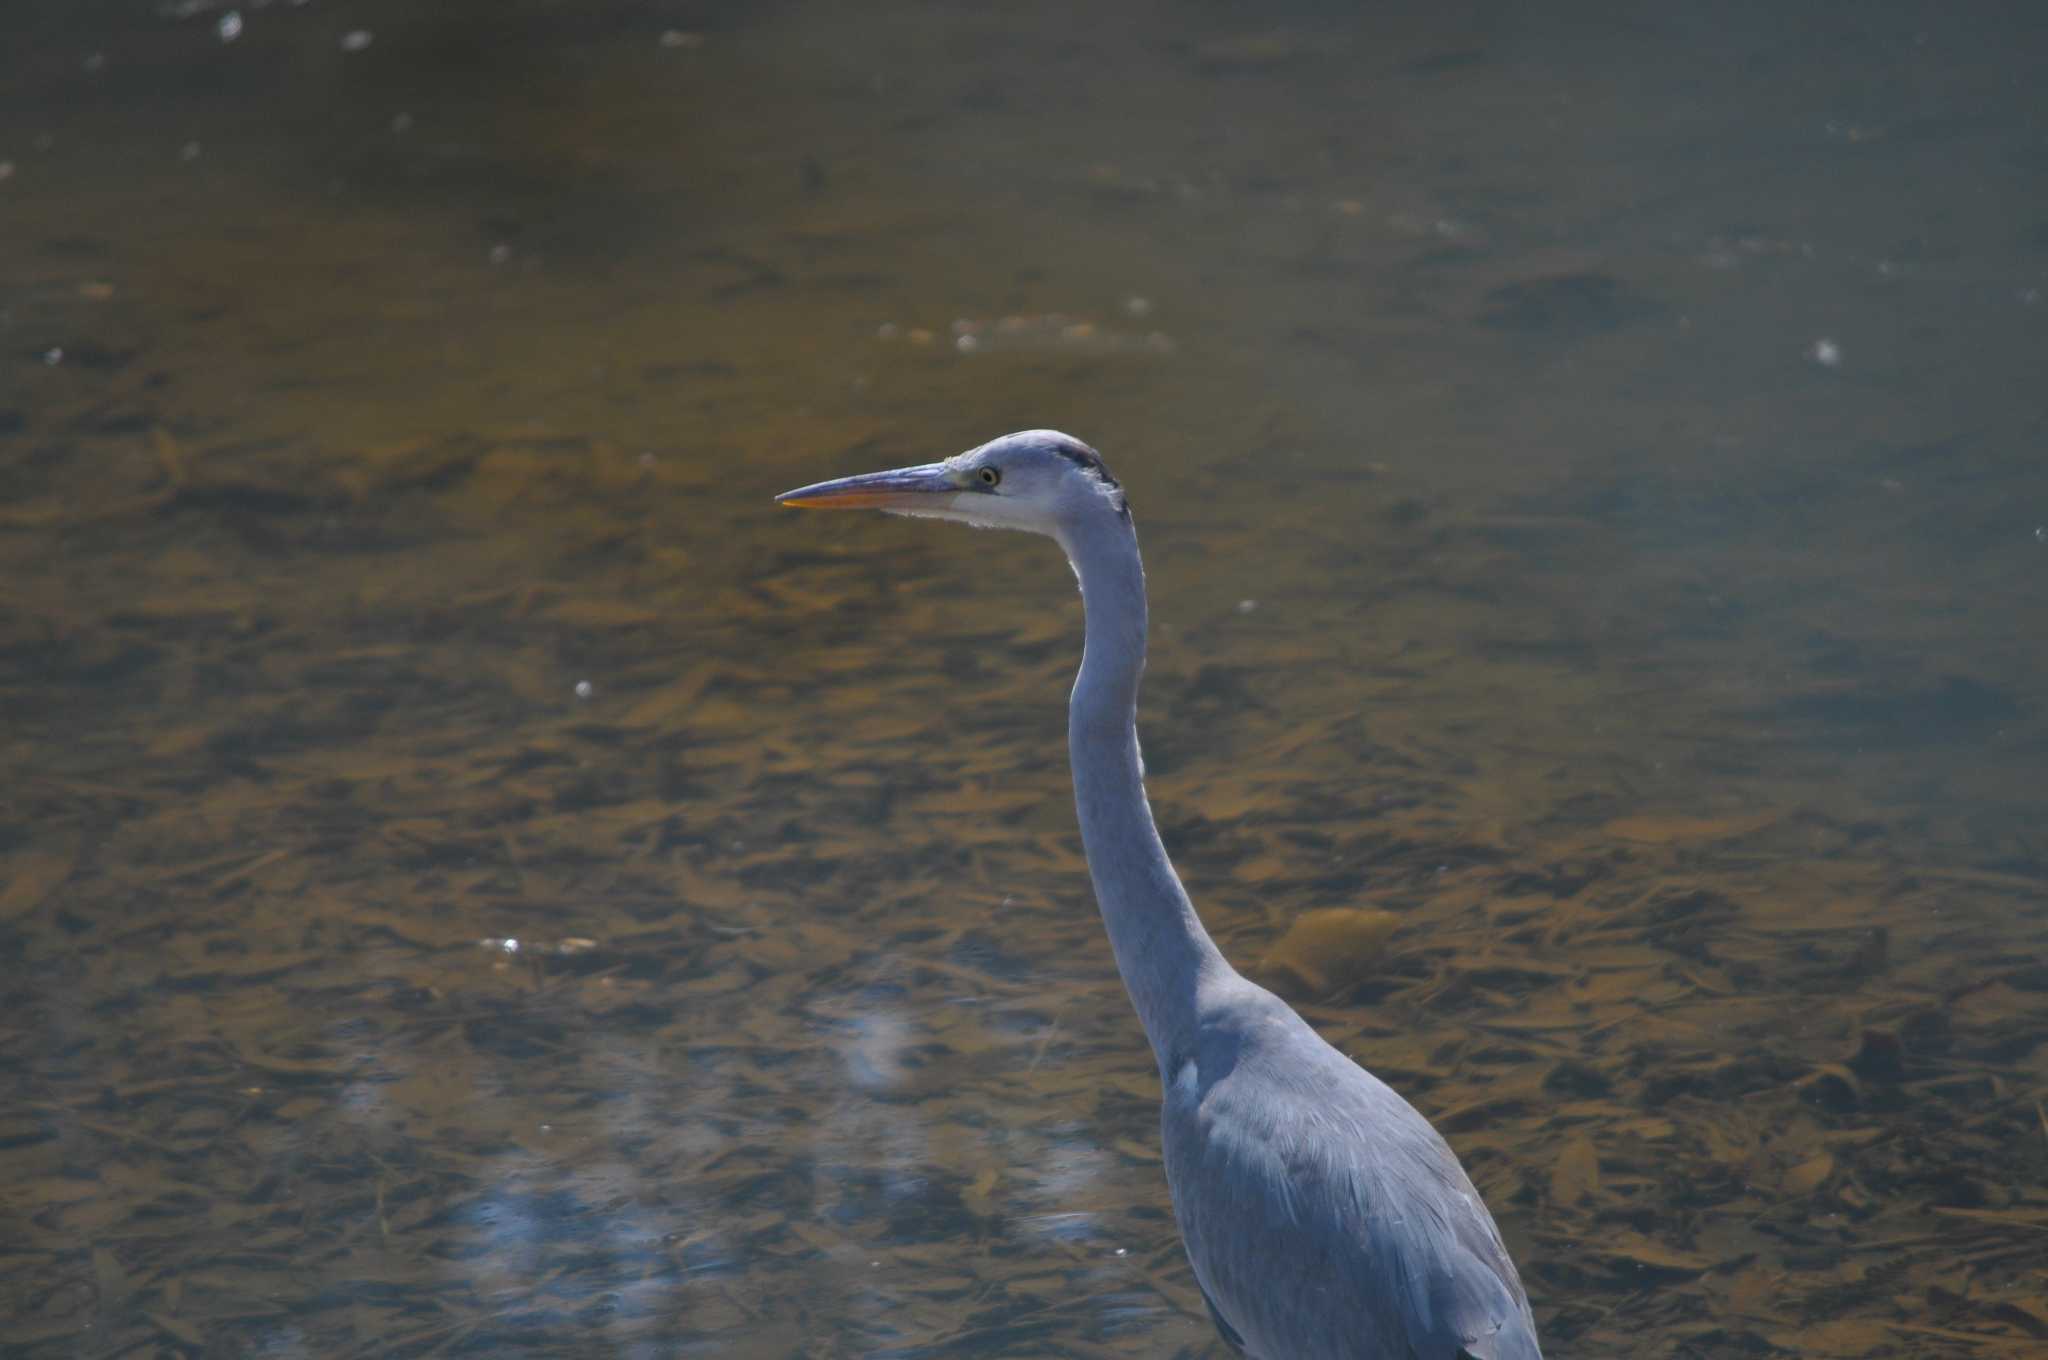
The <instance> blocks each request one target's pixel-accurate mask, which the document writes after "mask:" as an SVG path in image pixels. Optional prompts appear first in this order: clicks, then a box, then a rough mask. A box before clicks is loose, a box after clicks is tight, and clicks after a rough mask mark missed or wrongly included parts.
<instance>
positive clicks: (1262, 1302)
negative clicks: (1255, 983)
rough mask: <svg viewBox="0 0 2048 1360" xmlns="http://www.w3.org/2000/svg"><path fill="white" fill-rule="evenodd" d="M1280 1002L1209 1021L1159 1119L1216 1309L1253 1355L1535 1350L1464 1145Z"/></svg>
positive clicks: (1294, 1358)
mask: <svg viewBox="0 0 2048 1360" xmlns="http://www.w3.org/2000/svg"><path fill="white" fill-rule="evenodd" d="M1268 999H1270V998H1268ZM1272 1004H1273V1005H1274V1006H1276V1007H1277V1006H1279V1005H1280V1003H1278V1002H1277V1001H1274V1002H1273V1003H1272ZM1280 1011H1281V1012H1282V1013H1284V1014H1275V1015H1273V1016H1271V1017H1270V1018H1268V1017H1266V1016H1265V1015H1264V1013H1263V1010H1262V1012H1261V1016H1260V1018H1258V1019H1256V1020H1255V1021H1253V1022H1251V1023H1247V1022H1245V1021H1244V1020H1242V1019H1241V1018H1238V1017H1233V1018H1232V1022H1231V1023H1230V1024H1229V1025H1227V1026H1217V1027H1216V1028H1214V1029H1210V1030H1208V1031H1207V1032H1206V1033H1205V1034H1204V1035H1203V1037H1202V1039H1201V1040H1200V1041H1199V1049H1200V1052H1199V1056H1198V1068H1199V1076H1198V1078H1197V1079H1196V1080H1195V1081H1192V1082H1188V1083H1185V1084H1184V1085H1180V1084H1177V1085H1176V1087H1175V1088H1174V1089H1173V1090H1170V1091H1169V1094H1168V1099H1167V1106H1166V1110H1165V1114H1164V1120H1163V1128H1164V1134H1165V1145H1166V1155H1167V1174H1168V1178H1169V1180H1170V1181H1171V1183H1172V1186H1173V1197H1174V1208H1175V1211H1176V1213H1177V1214H1178V1216H1179V1218H1180V1222H1181V1232H1182V1236H1183V1237H1184V1238H1185V1239H1186V1242H1187V1246H1188V1255H1189V1258H1190V1261H1191V1262H1192V1264H1193V1265H1194V1268H1195V1274H1196V1277H1197V1278H1198V1279H1199V1280H1200V1281H1201V1283H1202V1287H1203V1290H1204V1293H1205V1295H1206V1296H1207V1297H1208V1298H1209V1300H1210V1307H1211V1309H1212V1311H1214V1312H1215V1313H1216V1314H1217V1316H1218V1319H1219V1321H1220V1322H1222V1323H1226V1324H1227V1325H1228V1326H1229V1328H1230V1329H1231V1330H1232V1331H1234V1332H1235V1333H1236V1334H1237V1337H1238V1338H1239V1339H1241V1341H1242V1344H1243V1348H1244V1350H1245V1353H1246V1354H1248V1355H1250V1356H1253V1357H1257V1360H1279V1357H1286V1358H1287V1360H1455V1358H1456V1357H1457V1356H1459V1355H1460V1354H1465V1355H1469V1356H1471V1357H1473V1360H1540V1352H1539V1350H1538V1348H1537V1344H1536V1340H1535V1328H1534V1324H1533V1322H1532V1321H1531V1319H1530V1316H1529V1312H1528V1304H1527V1302H1526V1300H1525V1299H1524V1297H1523V1295H1522V1291H1521V1284H1520V1281H1519V1280H1518V1279H1517V1278H1516V1275H1515V1268H1514V1265H1513V1263H1512V1262H1511V1261H1510V1260H1509V1258H1508V1254H1507V1250H1506V1248H1505V1247H1504V1246H1503V1245H1502V1243H1501V1241H1500V1237H1499V1234H1498V1232H1497V1231H1496V1230H1495V1228H1494V1226H1493V1220H1492V1219H1491V1217H1489V1216H1488V1215H1487V1212H1486V1210H1485V1207H1484V1206H1483V1205H1482V1204H1481V1203H1480V1200H1479V1195H1478V1192H1477V1191H1475V1190H1474V1189H1473V1188H1472V1184H1471V1182H1470V1181H1469V1180H1467V1179H1466V1177H1465V1173H1464V1170H1463V1169H1462V1168H1461V1167H1460V1166H1459V1165H1458V1161H1457V1158H1456V1156H1455V1155H1454V1154H1453V1153H1452V1152H1451V1150H1450V1149H1449V1148H1448V1147H1447V1146H1446V1145H1445V1144H1444V1142H1443V1140H1442V1139H1441V1138H1440V1137H1438V1136H1437V1134H1436V1132H1435V1130H1433V1129H1432V1128H1430V1126H1429V1123H1428V1121H1426V1120H1425V1119H1423V1117H1422V1116H1421V1115H1420V1114H1418V1113H1416V1112H1415V1110H1414V1109H1413V1108H1412V1107H1411V1106H1409V1105H1408V1103H1407V1102H1406V1101H1404V1100H1402V1099H1401V1097H1400V1096H1399V1095H1397V1094H1396V1093H1395V1092H1394V1091H1393V1090H1391V1089H1390V1088H1388V1087H1387V1086H1385V1085H1384V1084H1382V1083H1381V1082H1379V1081H1378V1080H1377V1079H1375V1078H1374V1077H1372V1076H1371V1075H1370V1074H1368V1073H1367V1072H1365V1071H1364V1070H1363V1069H1362V1068H1360V1067H1358V1065H1357V1064H1355V1063H1353V1062H1352V1061H1351V1060H1350V1059H1349V1058H1346V1057H1344V1055H1342V1054H1341V1053H1338V1052H1337V1051H1336V1050H1334V1049H1331V1048H1329V1047H1328V1046H1327V1045H1326V1044H1324V1043H1323V1042H1322V1041H1321V1039H1319V1038H1317V1037H1316V1036H1315V1033H1314V1031H1313V1030H1310V1029H1309V1028H1308V1026H1307V1025H1306V1024H1305V1023H1303V1022H1302V1021H1301V1020H1300V1019H1299V1018H1298V1017H1296V1016H1295V1015H1294V1014H1293V1013H1292V1012H1291V1011H1286V1010H1285V1008H1284V1007H1280Z"/></svg>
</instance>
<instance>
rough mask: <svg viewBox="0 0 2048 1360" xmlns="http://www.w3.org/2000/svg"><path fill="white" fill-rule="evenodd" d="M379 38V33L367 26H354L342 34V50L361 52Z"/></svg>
mask: <svg viewBox="0 0 2048 1360" xmlns="http://www.w3.org/2000/svg"><path fill="white" fill-rule="evenodd" d="M376 40H377V35H376V34H374V33H372V32H371V31H370V30H369V29H367V28H352V29H350V30H349V31H348V32H346V33H344V34H342V35H341V50H342V51H344V52H360V51H362V50H363V49H364V48H366V47H368V46H369V45H370V44H371V43H373V42H375V41H376Z"/></svg>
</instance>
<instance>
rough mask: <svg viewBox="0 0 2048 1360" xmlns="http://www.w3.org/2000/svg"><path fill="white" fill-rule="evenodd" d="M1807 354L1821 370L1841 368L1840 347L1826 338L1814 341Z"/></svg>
mask: <svg viewBox="0 0 2048 1360" xmlns="http://www.w3.org/2000/svg"><path fill="white" fill-rule="evenodd" d="M1807 352H1808V353H1809V354H1811V355H1812V356H1813V361H1814V362H1815V363H1817V364H1819V365H1820V366H1821V367H1822V368H1840V367H1841V366H1842V347H1841V346H1840V345H1838V344H1836V343H1835V342H1834V341H1832V340H1830V339H1828V338H1827V337H1826V336H1822V337H1821V338H1820V339H1818V340H1816V341H1814V342H1813V348H1812V349H1811V350H1808V351H1807Z"/></svg>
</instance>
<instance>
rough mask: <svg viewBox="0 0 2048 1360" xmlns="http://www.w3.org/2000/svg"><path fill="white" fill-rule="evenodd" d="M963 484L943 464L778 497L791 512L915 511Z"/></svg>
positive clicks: (826, 484)
mask: <svg viewBox="0 0 2048 1360" xmlns="http://www.w3.org/2000/svg"><path fill="white" fill-rule="evenodd" d="M959 490H960V484H959V482H958V481H956V480H955V479H954V476H953V474H952V473H951V472H949V471H947V470H946V465H945V464H944V463H926V464H924V465H923V466H921V467H907V468H896V469H895V470H893V471H890V472H864V473H862V474H861V475H860V476H858V477H840V478H838V479H837V480H834V481H830V482H817V483H815V484H813V485H811V486H800V487H798V488H797V489H796V490H794V491H785V492H783V493H782V494H781V495H780V496H777V497H776V498H775V500H776V503H777V504H778V505H786V506H788V507H790V508H791V509H792V510H799V509H800V510H916V509H919V508H921V507H924V506H929V505H930V504H931V503H932V498H933V497H935V496H942V495H945V496H950V495H952V494H954V493H955V492H957V491H959Z"/></svg>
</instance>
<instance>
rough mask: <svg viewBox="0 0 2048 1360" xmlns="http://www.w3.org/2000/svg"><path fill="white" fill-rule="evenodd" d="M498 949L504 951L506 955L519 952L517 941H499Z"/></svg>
mask: <svg viewBox="0 0 2048 1360" xmlns="http://www.w3.org/2000/svg"><path fill="white" fill-rule="evenodd" d="M498 948H500V949H502V950H504V951H505V952H506V953H507V954H517V953H518V952H519V941H517V940H500V941H498Z"/></svg>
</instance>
